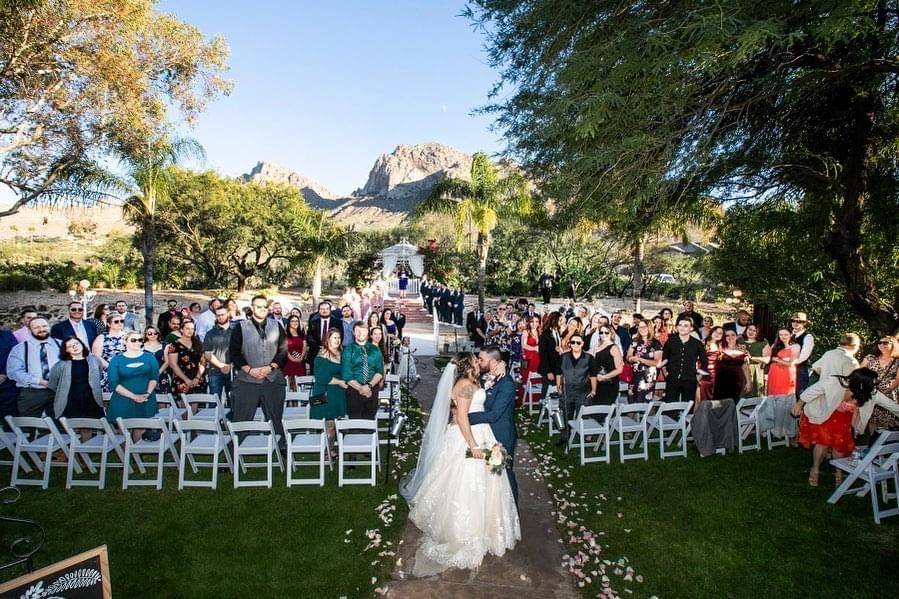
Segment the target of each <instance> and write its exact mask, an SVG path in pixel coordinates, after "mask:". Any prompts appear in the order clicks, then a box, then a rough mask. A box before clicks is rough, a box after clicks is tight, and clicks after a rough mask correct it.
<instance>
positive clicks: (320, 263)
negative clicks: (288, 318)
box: [300, 210, 355, 303]
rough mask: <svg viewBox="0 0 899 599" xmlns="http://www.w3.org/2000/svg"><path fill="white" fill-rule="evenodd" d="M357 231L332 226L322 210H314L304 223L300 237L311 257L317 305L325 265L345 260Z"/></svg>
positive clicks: (314, 296)
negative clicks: (341, 259) (351, 240)
mask: <svg viewBox="0 0 899 599" xmlns="http://www.w3.org/2000/svg"><path fill="white" fill-rule="evenodd" d="M354 233H355V231H354V230H353V229H352V228H349V229H346V228H343V227H338V226H335V225H333V224H331V223H330V222H329V221H328V217H327V215H326V214H325V213H324V212H323V211H321V210H313V211H312V212H311V213H310V215H309V216H308V217H307V218H306V219H305V220H304V221H303V225H302V230H301V231H300V237H301V239H302V244H303V246H304V247H305V249H306V251H307V252H308V254H309V256H310V257H311V263H312V297H313V300H314V301H315V302H316V303H317V302H318V300H319V298H320V297H321V294H322V270H323V269H324V266H325V264H327V263H330V262H332V261H333V260H337V259H340V258H343V257H344V256H345V255H346V254H347V252H348V251H349V247H350V245H349V242H350V239H351V238H352V237H353V235H354Z"/></svg>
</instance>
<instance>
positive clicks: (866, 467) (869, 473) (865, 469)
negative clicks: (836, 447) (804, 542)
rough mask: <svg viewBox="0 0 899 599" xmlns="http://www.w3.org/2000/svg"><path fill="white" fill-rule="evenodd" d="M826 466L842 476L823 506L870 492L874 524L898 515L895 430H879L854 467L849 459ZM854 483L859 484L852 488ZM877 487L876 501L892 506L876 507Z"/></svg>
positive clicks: (898, 436) (898, 434) (898, 470)
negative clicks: (891, 484) (891, 505)
mask: <svg viewBox="0 0 899 599" xmlns="http://www.w3.org/2000/svg"><path fill="white" fill-rule="evenodd" d="M830 463H831V464H833V465H834V466H835V467H836V468H839V469H840V470H842V471H843V472H845V473H846V477H845V478H844V479H843V482H842V483H841V484H840V485H839V486H838V487H837V489H836V491H834V492H833V495H831V496H830V498H829V499H828V500H827V503H836V502H837V501H839V500H840V499H841V498H842V497H843V496H845V495H851V494H855V495H859V496H864V495H865V494H867V493H870V494H871V509H872V511H873V512H874V522H875V523H877V524H880V521H881V519H883V518H887V517H890V516H899V431H881V432H880V433H879V434H878V436H877V439H875V441H874V443H872V444H871V446H870V447H868V448H867V453H866V454H865V455H864V457H862V458H861V459H860V460H859V461H858V463H857V464H853V461H852V457H851V456H848V457H842V458H837V459H833V460H831V461H830ZM858 481H862V485H861V486H858V487H853V485H854V484H855V483H856V482H858ZM890 481H892V482H893V490H894V492H893V493H890V491H889V486H888V485H889V482H890ZM878 485H879V486H880V499H882V500H883V502H884V503H889V501H890V500H891V499H892V500H894V502H895V504H896V505H895V507H892V508H887V509H884V508H882V507H881V506H880V499H878V493H877V487H878Z"/></svg>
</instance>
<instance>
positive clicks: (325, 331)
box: [322, 319, 328, 341]
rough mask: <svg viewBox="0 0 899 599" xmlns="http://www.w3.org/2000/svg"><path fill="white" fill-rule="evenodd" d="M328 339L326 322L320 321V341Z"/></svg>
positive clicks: (324, 320) (325, 320)
mask: <svg viewBox="0 0 899 599" xmlns="http://www.w3.org/2000/svg"><path fill="white" fill-rule="evenodd" d="M327 338H328V321H327V319H322V341H324V340H325V339H327Z"/></svg>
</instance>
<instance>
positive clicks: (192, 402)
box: [175, 393, 225, 422]
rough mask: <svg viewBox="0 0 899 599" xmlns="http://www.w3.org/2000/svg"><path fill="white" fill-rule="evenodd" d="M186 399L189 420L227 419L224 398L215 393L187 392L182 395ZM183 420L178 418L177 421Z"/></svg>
mask: <svg viewBox="0 0 899 599" xmlns="http://www.w3.org/2000/svg"><path fill="white" fill-rule="evenodd" d="M181 399H182V400H183V401H184V408H185V410H184V411H185V414H186V415H187V419H188V420H211V421H213V422H218V421H220V420H224V419H225V406H224V405H222V398H221V397H220V396H218V395H215V394H214V393H185V394H184V395H182V396H181ZM178 420H181V419H180V418H176V419H175V422H177V421H178Z"/></svg>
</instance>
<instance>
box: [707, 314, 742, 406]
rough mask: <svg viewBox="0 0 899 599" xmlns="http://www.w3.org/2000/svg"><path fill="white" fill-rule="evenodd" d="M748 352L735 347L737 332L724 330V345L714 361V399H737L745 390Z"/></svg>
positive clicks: (735, 400)
mask: <svg viewBox="0 0 899 599" xmlns="http://www.w3.org/2000/svg"><path fill="white" fill-rule="evenodd" d="M748 358H749V352H747V351H745V350H743V349H741V348H739V347H737V332H736V331H725V332H724V345H723V346H722V347H721V352H720V353H719V354H718V360H717V361H716V362H715V388H714V393H713V396H714V398H715V399H732V400H734V402H737V401H739V399H740V397H741V396H742V395H743V393H744V392H745V391H746V390H747V386H746V382H747V381H748V380H749V362H748Z"/></svg>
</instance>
